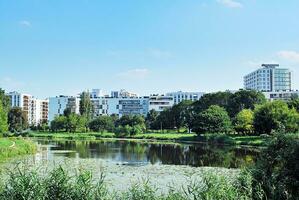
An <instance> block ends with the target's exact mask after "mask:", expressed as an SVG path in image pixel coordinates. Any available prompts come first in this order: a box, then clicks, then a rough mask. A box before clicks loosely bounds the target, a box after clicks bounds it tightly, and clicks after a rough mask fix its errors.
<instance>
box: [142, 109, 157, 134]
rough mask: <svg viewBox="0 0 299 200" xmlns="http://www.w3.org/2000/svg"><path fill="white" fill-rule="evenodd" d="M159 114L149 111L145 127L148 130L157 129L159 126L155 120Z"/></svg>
mask: <svg viewBox="0 0 299 200" xmlns="http://www.w3.org/2000/svg"><path fill="white" fill-rule="evenodd" d="M158 116H159V113H158V112H157V111H156V110H150V111H149V112H148V114H147V116H146V119H145V121H146V127H147V128H149V129H154V130H157V129H159V128H160V127H159V124H158V123H157V118H158Z"/></svg>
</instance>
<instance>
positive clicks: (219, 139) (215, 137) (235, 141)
mask: <svg viewBox="0 0 299 200" xmlns="http://www.w3.org/2000/svg"><path fill="white" fill-rule="evenodd" d="M287 135H288V136H289V137H291V138H293V139H298V140H299V134H298V133H296V134H287ZM29 137H36V138H48V139H66V140H76V139H78V140H95V139H102V138H114V139H115V138H117V137H116V135H115V134H114V133H108V132H104V133H93V132H91V133H52V132H31V133H30V134H29ZM124 138H126V139H132V140H135V139H143V140H154V141H172V142H205V143H211V144H223V145H247V146H266V145H267V143H268V142H269V140H271V138H272V137H270V136H268V137H265V136H238V135H225V134H204V135H199V136H198V135H196V134H192V133H191V134H189V133H175V132H173V133H144V134H138V135H133V136H127V137H123V138H122V139H124Z"/></svg>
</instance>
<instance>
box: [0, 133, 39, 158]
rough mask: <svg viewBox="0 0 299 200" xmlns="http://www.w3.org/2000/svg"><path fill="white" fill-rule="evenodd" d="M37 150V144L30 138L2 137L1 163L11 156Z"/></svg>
mask: <svg viewBox="0 0 299 200" xmlns="http://www.w3.org/2000/svg"><path fill="white" fill-rule="evenodd" d="M35 151H36V146H35V144H34V143H33V142H32V141H30V140H27V139H19V138H0V163H1V162H4V161H5V160H7V159H9V158H12V157H16V156H20V155H25V154H31V153H34V152H35Z"/></svg>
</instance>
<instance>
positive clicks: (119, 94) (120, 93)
mask: <svg viewBox="0 0 299 200" xmlns="http://www.w3.org/2000/svg"><path fill="white" fill-rule="evenodd" d="M111 97H112V98H129V97H138V94H136V93H133V92H128V91H126V90H124V89H121V90H120V91H112V92H111Z"/></svg>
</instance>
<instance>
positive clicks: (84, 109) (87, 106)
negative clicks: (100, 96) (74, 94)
mask: <svg viewBox="0 0 299 200" xmlns="http://www.w3.org/2000/svg"><path fill="white" fill-rule="evenodd" d="M79 110H80V114H81V115H82V116H84V117H86V118H87V120H88V121H90V120H91V119H92V118H93V114H94V110H93V105H92V102H91V100H90V94H89V92H82V94H81V96H80V108H79Z"/></svg>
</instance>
